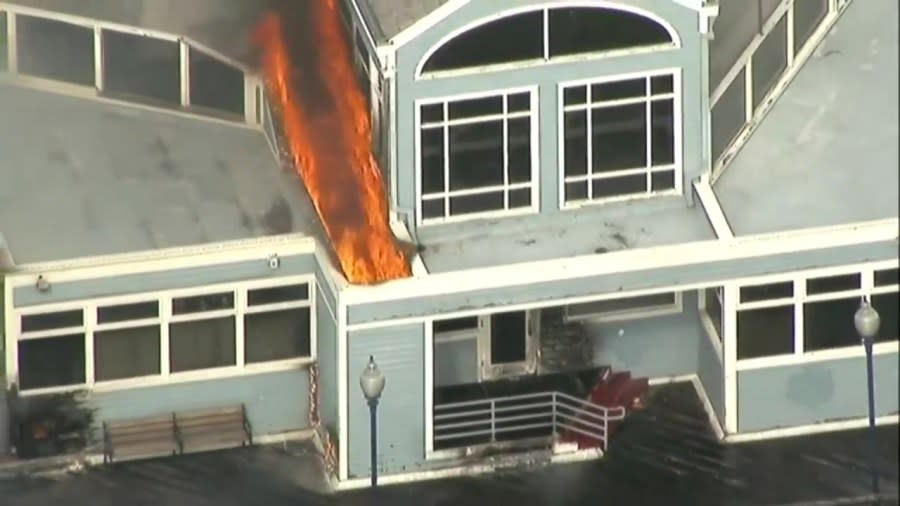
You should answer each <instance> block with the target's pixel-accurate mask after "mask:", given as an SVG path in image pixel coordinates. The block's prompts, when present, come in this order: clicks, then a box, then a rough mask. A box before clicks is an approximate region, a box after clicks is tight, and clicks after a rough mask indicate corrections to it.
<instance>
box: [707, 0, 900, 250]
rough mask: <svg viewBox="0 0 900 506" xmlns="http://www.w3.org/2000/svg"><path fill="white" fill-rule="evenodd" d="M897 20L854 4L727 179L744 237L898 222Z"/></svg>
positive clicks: (871, 5) (869, 2) (723, 191)
mask: <svg viewBox="0 0 900 506" xmlns="http://www.w3.org/2000/svg"><path fill="white" fill-rule="evenodd" d="M897 16H898V3H897V2H896V1H894V0H860V1H854V2H853V3H852V4H850V6H849V7H848V9H847V11H846V12H845V13H844V15H843V16H842V17H841V18H840V19H839V20H838V22H837V24H836V25H835V27H834V28H833V30H832V32H831V33H830V34H829V36H828V37H827V38H826V39H825V41H823V43H822V45H821V46H820V47H819V48H818V49H817V50H816V53H815V55H814V56H813V57H812V58H810V60H809V61H808V62H807V63H806V65H805V66H804V67H803V68H802V69H801V70H800V72H799V74H798V75H797V77H796V79H795V80H794V81H793V83H791V84H790V86H789V87H788V89H787V90H786V92H785V93H784V95H783V96H782V97H781V98H780V99H779V100H778V102H777V103H776V104H775V105H774V107H773V109H772V111H771V112H770V113H769V115H768V117H766V118H765V119H764V121H763V123H762V124H761V125H760V126H759V128H758V130H757V131H756V132H755V133H754V134H753V135H752V137H751V138H750V139H749V141H748V142H747V144H746V145H745V146H744V148H743V149H742V150H741V152H740V153H739V154H738V155H737V157H736V158H735V160H734V161H733V162H732V164H731V166H730V167H728V168H727V169H726V170H725V173H724V174H722V176H721V178H720V179H719V181H717V184H716V185H715V188H714V190H715V193H716V194H717V195H718V197H719V200H720V201H721V204H722V207H723V210H724V211H725V215H726V217H727V218H728V221H729V222H730V223H731V226H732V228H733V229H734V232H735V234H736V235H747V234H755V233H766V232H776V231H781V230H792V229H800V228H808V227H820V226H830V225H838V224H845V223H851V222H858V221H866V220H875V219H882V218H891V217H894V218H896V217H897V216H898V172H900V171H898V163H900V156H898V143H897V136H898V100H897V89H898V78H897V74H898V72H897V68H898V63H897V57H898V51H897V47H898V44H897V37H898V28H897V26H898V21H897V20H898V17H897Z"/></svg>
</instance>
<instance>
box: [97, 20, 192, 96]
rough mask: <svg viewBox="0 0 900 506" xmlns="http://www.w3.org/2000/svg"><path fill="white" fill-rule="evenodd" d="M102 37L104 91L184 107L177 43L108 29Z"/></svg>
mask: <svg viewBox="0 0 900 506" xmlns="http://www.w3.org/2000/svg"><path fill="white" fill-rule="evenodd" d="M101 37H102V40H103V85H104V86H103V90H104V92H106V93H109V94H112V95H117V96H123V97H128V98H130V99H134V100H142V101H149V102H152V103H156V104H161V105H167V106H176V107H180V106H181V55H180V50H179V48H178V43H177V42H175V41H173V40H163V39H157V38H153V37H149V36H141V35H135V34H131V33H124V32H117V31H114V30H107V29H104V30H103V33H102V36H101Z"/></svg>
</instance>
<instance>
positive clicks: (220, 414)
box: [175, 404, 253, 453]
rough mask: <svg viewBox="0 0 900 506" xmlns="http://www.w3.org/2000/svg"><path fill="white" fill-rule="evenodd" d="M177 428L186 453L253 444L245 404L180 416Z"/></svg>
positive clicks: (177, 417) (194, 411)
mask: <svg viewBox="0 0 900 506" xmlns="http://www.w3.org/2000/svg"><path fill="white" fill-rule="evenodd" d="M175 425H176V427H177V430H178V435H179V438H180V440H181V442H182V447H181V448H182V451H183V452H185V453H193V452H203V451H210V450H221V449H225V448H234V447H237V446H247V445H252V444H253V430H252V429H251V427H250V421H249V420H248V419H247V411H246V409H244V405H243V404H238V405H236V406H228V407H222V408H212V409H200V410H193V411H183V412H178V413H175Z"/></svg>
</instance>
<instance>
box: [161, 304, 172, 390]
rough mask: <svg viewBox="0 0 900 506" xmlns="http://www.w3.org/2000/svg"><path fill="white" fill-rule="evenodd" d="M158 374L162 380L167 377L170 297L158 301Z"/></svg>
mask: <svg viewBox="0 0 900 506" xmlns="http://www.w3.org/2000/svg"><path fill="white" fill-rule="evenodd" d="M159 319H160V330H159V374H160V376H162V377H163V378H166V377H168V376H169V373H170V371H169V364H170V363H171V361H170V360H169V349H170V347H169V324H170V323H171V321H172V297H171V296H169V295H167V296H164V297H161V298H160V300H159Z"/></svg>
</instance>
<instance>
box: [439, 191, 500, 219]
mask: <svg viewBox="0 0 900 506" xmlns="http://www.w3.org/2000/svg"><path fill="white" fill-rule="evenodd" d="M501 209H503V192H491V193H482V194H479V195H465V196H461V197H451V198H450V215H451V216H457V215H460V214H470V213H480V212H485V211H497V210H501Z"/></svg>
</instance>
